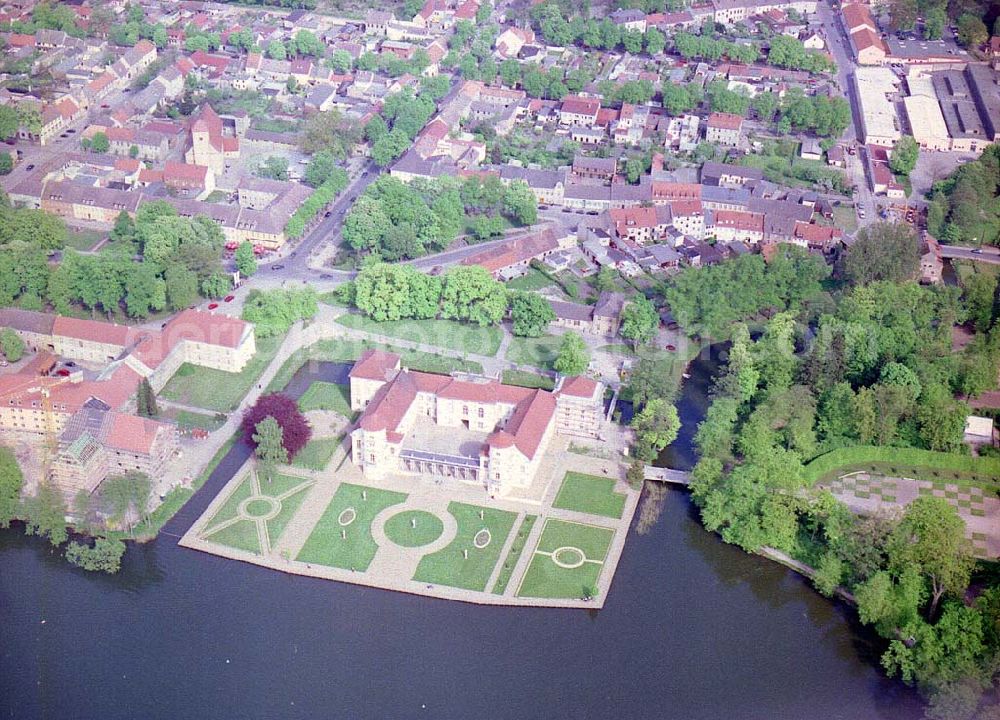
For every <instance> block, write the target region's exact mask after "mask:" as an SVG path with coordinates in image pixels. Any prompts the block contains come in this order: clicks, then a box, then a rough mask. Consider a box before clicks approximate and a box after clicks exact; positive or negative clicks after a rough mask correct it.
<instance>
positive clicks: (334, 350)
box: [267, 340, 483, 392]
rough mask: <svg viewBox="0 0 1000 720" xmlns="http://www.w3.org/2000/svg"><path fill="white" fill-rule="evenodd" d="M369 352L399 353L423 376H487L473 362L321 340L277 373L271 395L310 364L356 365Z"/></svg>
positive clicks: (299, 352)
mask: <svg viewBox="0 0 1000 720" xmlns="http://www.w3.org/2000/svg"><path fill="white" fill-rule="evenodd" d="M368 348H379V349H381V350H389V351H390V352H394V353H398V354H399V356H400V357H401V358H402V361H403V364H404V365H406V367H408V368H410V369H411V370H422V371H423V372H430V373H441V374H444V375H447V374H448V373H451V372H455V371H462V372H468V373H475V374H479V375H481V374H482V372H483V366H482V365H481V364H479V363H478V362H473V361H469V360H459V359H457V358H450V357H444V356H441V355H434V354H432V353H425V352H420V351H418V350H405V349H402V348H396V347H392V346H391V345H384V344H381V343H372V342H366V341H361V340H320V341H318V342H315V343H313V344H312V345H310V346H309V347H308V348H303V349H300V350H297V351H296V352H294V353H292V355H291V357H289V358H288V359H287V360H286V361H285V362H284V364H283V365H282V366H281V367H280V368H279V369H278V372H277V373H275V375H274V378H272V380H271V382H270V383H268V385H267V391H268V392H277V391H279V390H282V389H283V388H284V387H285V386H286V385H287V384H288V382H289V380H291V379H292V376H293V375H295V373H296V372H298V370H299V368H301V367H302V366H303V365H305V364H306V363H307V362H309V361H310V360H315V361H317V362H353V361H355V360H357V359H358V358H359V357H360V356H361V353H363V352H364V351H365V350H367V349H368Z"/></svg>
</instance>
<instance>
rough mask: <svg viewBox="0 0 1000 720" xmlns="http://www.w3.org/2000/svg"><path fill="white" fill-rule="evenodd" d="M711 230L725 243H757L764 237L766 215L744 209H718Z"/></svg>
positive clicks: (714, 214)
mask: <svg viewBox="0 0 1000 720" xmlns="http://www.w3.org/2000/svg"><path fill="white" fill-rule="evenodd" d="M713 221H714V224H713V226H712V228H711V229H710V232H711V233H712V234H713V235H715V239H716V240H718V241H719V242H723V243H731V242H744V243H747V244H749V245H756V244H757V243H759V242H761V241H762V240H763V239H764V215H763V214H762V213H755V212H745V211H743V210H716V211H715V212H714V213H713Z"/></svg>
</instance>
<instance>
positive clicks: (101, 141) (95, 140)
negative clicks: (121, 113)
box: [90, 132, 111, 153]
mask: <svg viewBox="0 0 1000 720" xmlns="http://www.w3.org/2000/svg"><path fill="white" fill-rule="evenodd" d="M110 148H111V142H110V141H109V140H108V136H107V135H105V134H104V133H102V132H96V133H94V135H93V137H92V138H90V149H91V150H92V151H93V152H95V153H106V152H107V151H108V150H109V149H110Z"/></svg>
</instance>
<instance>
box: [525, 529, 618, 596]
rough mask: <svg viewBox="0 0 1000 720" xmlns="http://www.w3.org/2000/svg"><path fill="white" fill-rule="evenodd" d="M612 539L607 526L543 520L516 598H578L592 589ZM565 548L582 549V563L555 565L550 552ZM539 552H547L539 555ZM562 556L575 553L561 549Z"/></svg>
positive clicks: (569, 555) (567, 556)
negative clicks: (576, 564) (540, 534)
mask: <svg viewBox="0 0 1000 720" xmlns="http://www.w3.org/2000/svg"><path fill="white" fill-rule="evenodd" d="M613 538H614V532H613V531H611V530H609V529H607V528H599V527H595V526H593V525H583V524H580V523H569V522H564V521H562V520H555V519H551V518H550V519H548V520H546V521H545V528H544V529H543V530H542V536H541V538H539V540H538V546H537V547H536V548H535V550H536V553H535V555H534V557H533V558H532V560H531V564H530V565H529V566H528V569H527V571H526V572H525V573H524V578H523V579H522V580H521V586H520V587H519V588H518V590H517V594H518V597H537V598H581V597H583V596H584V595H586V594H588V593H591V592H594V591H595V590H596V588H597V581H598V579H599V578H600V576H601V570H602V569H603V568H604V565H603V562H604V559H605V557H606V556H607V553H608V548H609V547H610V546H611V540H612V539H613ZM567 547H569V548H577V549H579V550H581V551H582V552H583V554H584V556H585V559H586V560H585V562H583V564H581V565H579V566H578V567H572V568H566V567H560V566H559V565H557V564H556V563H555V561H554V560H553V559H552V557H551V553H553V552H554V551H556V550H558V549H559V548H567ZM539 552H542V553H549V554H548V555H541V554H538V553H539ZM561 557H562V558H563V560H564V562H566V561H571V560H573V559H574V553H572V552H566V551H564V553H563V554H562V555H561ZM591 561H596V562H591Z"/></svg>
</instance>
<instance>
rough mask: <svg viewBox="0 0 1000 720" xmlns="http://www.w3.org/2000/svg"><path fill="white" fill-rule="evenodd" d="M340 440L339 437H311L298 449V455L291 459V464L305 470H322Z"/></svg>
mask: <svg viewBox="0 0 1000 720" xmlns="http://www.w3.org/2000/svg"><path fill="white" fill-rule="evenodd" d="M340 440H341V438H340V437H324V438H313V439H312V440H310V441H309V442H307V443H306V446H305V447H304V448H302V449H301V450H299V453H298V455H296V456H295V458H294V459H293V460H292V465H294V466H295V467H300V468H305V469H306V470H323V469H324V468H326V465H327V463H328V462H330V458H331V457H333V454H334V453H335V452H337V446H338V445H339V444H340Z"/></svg>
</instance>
